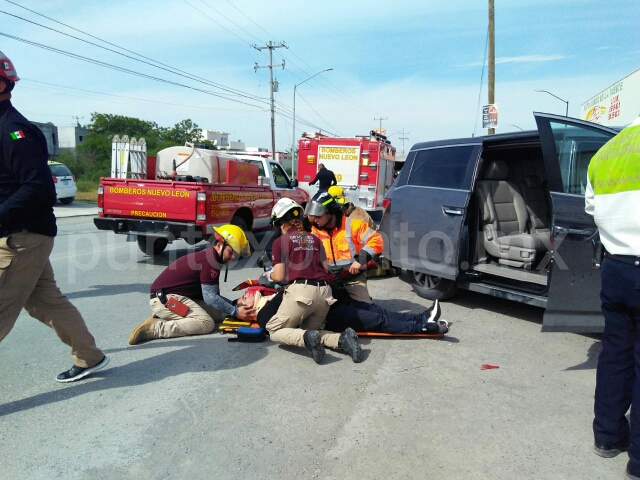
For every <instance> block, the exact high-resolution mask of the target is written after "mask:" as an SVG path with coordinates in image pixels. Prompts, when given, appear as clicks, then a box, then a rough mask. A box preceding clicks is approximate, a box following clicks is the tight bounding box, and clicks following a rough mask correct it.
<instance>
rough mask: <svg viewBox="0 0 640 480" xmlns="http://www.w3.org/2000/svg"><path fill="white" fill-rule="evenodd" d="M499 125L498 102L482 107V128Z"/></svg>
mask: <svg viewBox="0 0 640 480" xmlns="http://www.w3.org/2000/svg"><path fill="white" fill-rule="evenodd" d="M497 126H498V104H497V103H490V104H489V105H484V106H483V107H482V128H496V127H497Z"/></svg>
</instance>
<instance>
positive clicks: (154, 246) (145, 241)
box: [138, 235, 169, 256]
mask: <svg viewBox="0 0 640 480" xmlns="http://www.w3.org/2000/svg"><path fill="white" fill-rule="evenodd" d="M168 243H169V241H168V240H167V239H166V238H154V237H147V236H146V235H138V247H139V248H140V250H142V251H143V252H144V253H146V254H147V255H151V256H153V255H160V254H161V253H162V252H164V249H165V248H167V244H168Z"/></svg>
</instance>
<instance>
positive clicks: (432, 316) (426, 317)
mask: <svg viewBox="0 0 640 480" xmlns="http://www.w3.org/2000/svg"><path fill="white" fill-rule="evenodd" d="M441 314H442V309H441V308H440V302H439V301H438V300H436V301H435V302H433V305H431V306H430V307H429V308H428V309H427V310H425V311H424V312H423V313H422V323H428V322H437V321H438V319H439V318H440V315H441Z"/></svg>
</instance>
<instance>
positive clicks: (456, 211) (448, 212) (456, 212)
mask: <svg viewBox="0 0 640 480" xmlns="http://www.w3.org/2000/svg"><path fill="white" fill-rule="evenodd" d="M442 211H443V212H444V214H445V215H462V210H461V209H459V208H456V207H445V206H444V205H443V206H442Z"/></svg>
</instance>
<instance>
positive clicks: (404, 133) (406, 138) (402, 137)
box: [398, 128, 409, 156]
mask: <svg viewBox="0 0 640 480" xmlns="http://www.w3.org/2000/svg"><path fill="white" fill-rule="evenodd" d="M401 134H402V136H401V137H398V138H399V139H400V140H402V155H403V156H404V141H405V140H409V137H405V135H408V134H409V132H405V131H404V128H403V129H402V131H401Z"/></svg>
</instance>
